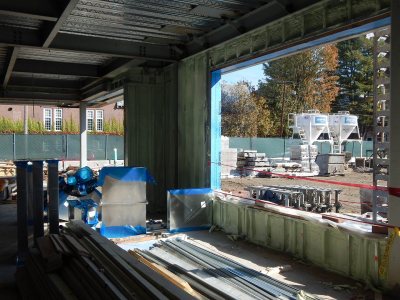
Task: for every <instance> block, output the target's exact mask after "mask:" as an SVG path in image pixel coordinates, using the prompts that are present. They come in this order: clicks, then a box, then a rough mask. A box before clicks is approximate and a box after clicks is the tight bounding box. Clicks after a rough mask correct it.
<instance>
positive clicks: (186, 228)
mask: <svg viewBox="0 0 400 300" xmlns="http://www.w3.org/2000/svg"><path fill="white" fill-rule="evenodd" d="M210 228H211V226H196V227H182V228H175V229H170V230H169V232H170V233H180V232H188V231H200V230H209V229H210Z"/></svg>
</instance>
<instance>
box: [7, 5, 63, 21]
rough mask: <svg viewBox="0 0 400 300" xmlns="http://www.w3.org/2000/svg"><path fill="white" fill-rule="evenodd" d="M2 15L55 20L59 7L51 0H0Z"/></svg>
mask: <svg viewBox="0 0 400 300" xmlns="http://www.w3.org/2000/svg"><path fill="white" fill-rule="evenodd" d="M0 13H1V14H2V15H7V16H13V17H22V18H30V19H37V20H43V21H51V22H55V21H57V19H58V17H59V8H58V7H57V1H53V0H28V1H27V0H2V1H0Z"/></svg>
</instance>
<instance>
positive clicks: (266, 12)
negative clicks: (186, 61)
mask: <svg viewBox="0 0 400 300" xmlns="http://www.w3.org/2000/svg"><path fill="white" fill-rule="evenodd" d="M308 2H310V4H312V3H315V2H317V1H316V0H309V1H308ZM287 14H288V11H287V10H286V9H285V7H284V6H282V4H281V3H280V2H278V1H276V0H273V1H271V2H269V3H267V4H265V5H263V6H261V7H259V8H257V9H255V10H253V11H251V12H249V13H247V14H245V15H244V16H242V17H240V18H238V19H236V20H232V21H229V22H227V24H225V25H223V26H221V27H219V28H217V29H215V30H213V31H211V32H209V33H206V34H205V35H203V36H200V37H198V38H197V39H195V40H193V41H192V42H190V43H188V44H187V49H188V52H189V54H194V53H196V52H199V51H201V50H204V48H208V47H213V46H215V45H218V44H220V43H222V42H225V41H227V40H229V39H232V38H234V37H237V36H239V35H241V34H243V33H244V32H247V31H250V30H252V29H255V28H257V27H259V26H261V25H264V24H266V23H268V22H271V21H273V20H276V19H279V18H281V17H284V16H285V15H287ZM199 41H201V42H199Z"/></svg>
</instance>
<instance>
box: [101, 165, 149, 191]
mask: <svg viewBox="0 0 400 300" xmlns="http://www.w3.org/2000/svg"><path fill="white" fill-rule="evenodd" d="M106 176H110V177H112V178H114V179H118V180H120V181H126V182H130V181H145V182H147V183H153V184H155V183H156V181H155V180H154V178H153V176H151V175H150V173H149V172H148V171H147V169H146V168H142V167H139V168H134V167H104V168H102V169H101V170H100V174H99V178H98V180H97V184H98V185H99V186H102V185H103V184H104V179H105V178H106Z"/></svg>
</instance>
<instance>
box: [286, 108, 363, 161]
mask: <svg viewBox="0 0 400 300" xmlns="http://www.w3.org/2000/svg"><path fill="white" fill-rule="evenodd" d="M288 120H289V128H291V129H292V130H293V135H292V137H294V136H295V135H298V136H299V137H300V139H301V141H302V144H303V145H309V146H311V145H312V144H314V143H316V142H320V143H321V142H328V143H330V145H331V153H335V154H340V153H342V144H343V143H344V142H346V141H356V142H360V143H362V140H361V138H360V132H359V129H358V117H357V116H355V115H350V113H349V112H348V111H339V112H338V113H335V114H324V113H320V112H319V110H316V109H314V110H308V111H307V112H306V113H299V114H296V113H291V114H289V118H288ZM361 146H362V144H361ZM361 153H362V150H361Z"/></svg>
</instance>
